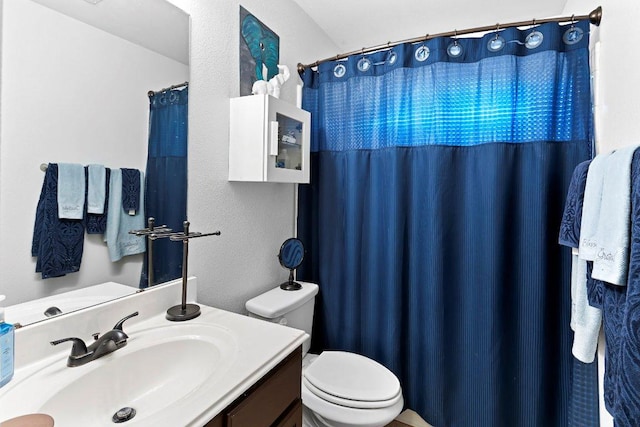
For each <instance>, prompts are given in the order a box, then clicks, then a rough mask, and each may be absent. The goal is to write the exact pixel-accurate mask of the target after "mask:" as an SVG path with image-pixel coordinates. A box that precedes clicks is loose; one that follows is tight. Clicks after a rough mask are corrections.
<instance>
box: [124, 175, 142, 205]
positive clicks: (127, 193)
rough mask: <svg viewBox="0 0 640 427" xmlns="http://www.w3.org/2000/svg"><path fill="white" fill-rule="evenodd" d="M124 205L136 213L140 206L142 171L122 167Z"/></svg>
mask: <svg viewBox="0 0 640 427" xmlns="http://www.w3.org/2000/svg"><path fill="white" fill-rule="evenodd" d="M121 170H122V207H123V208H124V210H125V211H127V212H128V213H129V215H135V213H136V212H137V211H138V209H139V206H140V187H141V184H140V171H139V170H138V169H126V168H122V169H121Z"/></svg>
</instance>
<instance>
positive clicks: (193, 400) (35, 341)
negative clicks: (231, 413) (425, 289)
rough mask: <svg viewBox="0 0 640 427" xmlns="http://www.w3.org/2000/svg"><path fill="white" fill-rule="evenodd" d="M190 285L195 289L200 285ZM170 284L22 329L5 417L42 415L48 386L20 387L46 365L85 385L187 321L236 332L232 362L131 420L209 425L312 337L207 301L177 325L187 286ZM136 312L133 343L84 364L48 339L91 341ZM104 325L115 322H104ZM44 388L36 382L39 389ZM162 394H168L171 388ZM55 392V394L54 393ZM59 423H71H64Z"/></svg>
mask: <svg viewBox="0 0 640 427" xmlns="http://www.w3.org/2000/svg"><path fill="white" fill-rule="evenodd" d="M190 280H194V279H190ZM190 286H193V287H194V288H195V286H194V285H190ZM162 288H163V289H160V287H159V288H158V289H152V290H149V291H145V292H142V293H139V294H136V295H132V296H129V297H125V298H122V299H121V300H118V301H112V302H109V303H105V304H101V305H99V306H96V307H92V308H88V309H85V310H80V311H79V312H75V313H71V314H69V315H66V316H60V317H59V318H56V319H51V320H48V321H45V322H41V323H37V324H34V325H32V326H28V327H25V328H22V329H19V330H17V331H16V357H17V360H16V362H17V365H18V366H17V369H16V371H15V374H14V378H13V379H12V380H11V382H9V384H7V385H6V386H4V387H3V388H1V389H0V422H2V421H4V420H6V419H10V418H12V417H16V416H20V415H24V414H28V413H33V412H40V411H39V406H38V405H39V404H42V402H44V401H46V400H47V397H46V396H44V394H46V393H47V392H48V391H47V390H44V389H43V390H40V391H37V392H35V393H33V394H31V395H29V396H20V394H22V392H21V391H20V390H21V387H22V389H23V390H24V389H25V387H24V384H25V383H26V381H28V379H29V378H30V377H32V375H34V374H37V373H38V372H42V370H43V369H49V370H51V369H53V368H51V367H52V366H54V367H55V370H56V372H57V373H56V375H64V380H65V381H67V380H68V382H69V384H71V383H73V381H74V380H78V384H81V382H80V381H82V378H83V377H82V376H83V375H86V373H87V372H89V371H90V370H91V369H97V368H100V366H101V365H105V364H109V363H110V362H111V363H116V361H117V360H118V358H122V357H126V355H127V352H134V351H137V350H139V349H140V346H141V345H146V344H144V343H146V342H148V341H144V339H143V338H140V337H144V336H146V337H147V340H148V337H149V336H152V337H153V335H149V334H148V331H150V330H152V331H156V332H154V333H157V331H162V329H161V328H163V327H165V326H167V327H171V326H173V325H177V324H183V325H188V326H189V327H191V325H193V327H194V328H196V327H200V326H202V327H204V328H206V327H215V328H217V329H218V330H220V331H224V333H225V334H226V336H230V337H232V339H233V344H232V347H233V350H232V351H230V352H227V353H225V357H226V358H227V359H225V360H219V361H218V364H220V365H222V364H224V369H223V368H220V369H219V372H216V375H214V376H211V380H210V381H207V382H205V383H203V384H202V385H200V386H199V387H197V388H195V389H194V390H192V391H190V392H189V394H188V395H186V396H185V397H183V398H180V399H177V400H175V402H174V403H173V404H172V405H171V406H170V407H168V408H161V409H159V410H157V411H154V413H153V414H150V415H148V414H142V413H140V414H139V415H137V416H136V418H133V419H132V420H130V421H128V422H126V425H127V426H154V427H158V426H167V427H178V426H193V427H201V426H203V425H204V424H206V423H207V422H208V421H209V420H211V419H213V418H214V417H215V416H216V415H217V414H218V413H220V412H221V411H222V410H223V409H224V408H226V407H227V406H228V405H229V404H230V403H232V402H233V401H234V400H235V399H236V398H238V397H239V396H240V395H242V393H243V392H244V391H246V390H247V389H249V388H250V387H251V386H252V385H253V384H254V383H256V382H257V381H258V380H259V379H260V378H262V377H263V376H264V375H265V374H266V373H268V372H269V371H270V370H271V369H273V368H274V367H275V366H276V365H278V363H280V362H281V361H282V360H284V358H285V357H286V356H288V355H289V354H290V353H291V352H292V351H294V350H295V349H296V348H298V347H299V346H300V345H302V343H303V342H304V341H305V340H307V339H308V338H309V336H308V335H307V334H306V333H305V332H304V331H301V330H297V329H292V328H288V327H284V326H281V325H278V324H275V323H270V322H265V321H262V320H258V319H254V318H250V317H248V316H244V315H240V314H236V313H231V312H227V311H224V310H220V309H216V308H212V307H207V306H203V305H201V304H200V307H201V310H202V314H201V315H200V316H199V317H197V318H195V319H193V320H189V321H186V322H170V321H168V320H166V319H165V310H166V309H167V308H168V307H169V306H171V305H173V304H175V303H178V301H177V300H178V299H179V293H180V289H179V283H177V284H176V285H166V286H163V287H162ZM171 301H175V302H171ZM136 310H137V311H139V312H140V315H139V316H137V317H134V318H132V319H130V320H128V321H127V322H126V323H125V325H124V329H125V331H126V333H127V334H128V335H129V342H128V344H127V346H125V347H123V348H121V349H119V350H117V351H115V352H113V353H111V354H108V355H106V356H104V357H102V358H100V359H97V360H95V361H92V362H89V363H88V364H86V365H84V366H82V367H78V368H69V367H67V366H66V360H67V356H68V355H69V352H70V345H64V346H57V347H52V346H50V345H49V342H48V341H50V340H53V339H59V338H64V337H68V336H79V337H80V338H83V339H84V340H85V341H87V342H90V336H91V333H92V332H96V331H97V330H99V331H100V332H106V331H107V330H109V329H110V328H111V327H113V323H114V322H115V321H117V320H119V319H120V318H122V317H124V316H123V315H126V314H129V313H130V312H133V311H136ZM97 325H100V328H99V329H97V330H96V327H97ZM104 325H109V326H108V327H104ZM145 333H146V334H147V335H145ZM136 334H137V335H136ZM19 346H21V348H19ZM25 347H26V348H25ZM29 350H32V351H31V352H30V351H29ZM34 353H35V354H34ZM178 354H179V352H178ZM178 358H179V356H178ZM229 359H233V360H229ZM175 363H176V365H177V366H180V360H176V361H175ZM212 363H213V362H212ZM92 364H93V367H92ZM172 367H173V366H172ZM120 374H121V375H128V376H135V375H136V372H121V373H120V372H118V374H117V375H120ZM157 375H158V376H161V375H162V372H158V373H157ZM116 380H117V379H116ZM32 388H33V387H32ZM38 388H39V387H36V389H38ZM162 391H163V392H164V390H162ZM91 392H92V390H87V393H91ZM166 392H167V393H173V392H174V391H173V390H166ZM38 393H42V394H43V396H38ZM49 393H51V392H50V391H49ZM74 404H75V403H74ZM82 404H83V403H82V402H77V405H82ZM117 409H119V408H113V410H114V411H115V410H117ZM54 418H55V417H54ZM99 425H105V426H111V425H113V423H112V422H111V420H110V419H107V420H104V424H102V420H96V422H95V423H93V422H92V426H99ZM56 427H65V426H60V425H58V424H56ZM70 427H74V426H70Z"/></svg>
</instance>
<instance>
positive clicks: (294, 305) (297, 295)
mask: <svg viewBox="0 0 640 427" xmlns="http://www.w3.org/2000/svg"><path fill="white" fill-rule="evenodd" d="M297 283H300V284H301V285H302V289H299V290H296V291H285V290H283V289H280V287H279V286H278V287H277V288H274V289H271V290H270V291H267V292H265V293H263V294H261V295H258V296H257V297H255V298H252V299H250V300H249V301H247V303H246V304H245V307H246V308H247V311H248V312H249V316H251V317H256V318H258V319H263V320H267V321H270V322H275V323H279V324H281V325H285V326H290V327H292V328H296V329H302V330H303V331H305V332H306V333H307V334H309V336H311V327H312V326H313V308H314V305H315V296H316V295H317V294H318V285H316V284H315V283H307V282H297ZM310 345H311V340H307V341H305V343H304V344H303V345H302V354H303V356H304V355H305V354H307V351H309V346H310Z"/></svg>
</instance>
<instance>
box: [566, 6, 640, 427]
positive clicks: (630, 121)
mask: <svg viewBox="0 0 640 427" xmlns="http://www.w3.org/2000/svg"><path fill="white" fill-rule="evenodd" d="M598 5H601V6H602V9H603V16H602V23H601V25H600V27H599V28H596V27H593V26H591V30H592V33H591V41H592V43H595V42H598V41H599V42H600V46H599V50H600V57H599V63H598V64H596V68H597V72H596V80H597V81H596V82H595V86H596V87H598V95H599V96H598V99H597V101H596V102H597V103H596V109H595V110H596V111H595V116H596V120H595V123H596V128H597V129H596V135H597V140H596V147H597V150H598V152H608V151H611V150H613V149H616V148H620V147H624V146H627V145H631V144H640V120H639V119H638V118H639V117H640V101H639V100H640V73H638V67H640V56H638V55H637V53H636V50H635V47H636V46H638V45H639V44H640V32H638V31H637V30H635V28H636V27H637V23H638V21H639V20H640V2H638V1H636V0H600V1H598V2H595V3H591V4H590V5H585V4H584V1H582V0H568V1H567V4H566V6H565V10H564V13H563V15H567V16H569V15H571V14H574V13H575V14H584V13H588V12H589V11H590V10H591V9H593V8H595V7H596V6H598ZM600 344H601V345H600V346H599V348H598V362H599V366H598V370H599V374H600V388H601V393H600V402H601V404H600V425H601V427H613V420H612V418H611V416H610V415H609V413H608V412H607V411H606V409H605V408H604V403H603V401H602V375H603V374H604V345H602V344H603V340H602V339H601V341H600Z"/></svg>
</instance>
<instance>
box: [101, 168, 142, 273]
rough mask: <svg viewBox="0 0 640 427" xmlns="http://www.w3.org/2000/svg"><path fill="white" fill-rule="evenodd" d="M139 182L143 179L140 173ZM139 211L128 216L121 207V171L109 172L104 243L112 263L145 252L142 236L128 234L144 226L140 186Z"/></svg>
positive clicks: (113, 170)
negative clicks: (107, 209)
mask: <svg viewBox="0 0 640 427" xmlns="http://www.w3.org/2000/svg"><path fill="white" fill-rule="evenodd" d="M139 179H140V182H142V180H143V179H144V176H143V174H142V173H140V178H139ZM140 188H141V190H140V196H139V197H140V200H139V201H138V202H139V206H140V209H138V211H137V212H136V214H135V215H129V214H128V213H127V212H125V210H124V208H123V207H122V171H121V170H120V169H112V170H111V178H110V180H109V215H108V216H107V230H106V233H105V235H104V241H105V242H107V247H108V249H109V258H110V259H111V261H112V262H116V261H118V260H120V259H121V258H122V257H125V256H128V255H134V254H139V253H142V252H144V251H145V240H144V237H142V236H135V235H133V234H129V231H131V230H140V229H143V228H145V226H144V209H143V206H144V203H143V201H144V191H143V190H142V188H143V186H142V185H140Z"/></svg>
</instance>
